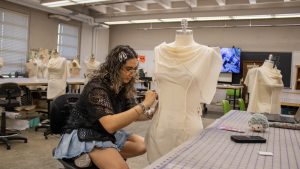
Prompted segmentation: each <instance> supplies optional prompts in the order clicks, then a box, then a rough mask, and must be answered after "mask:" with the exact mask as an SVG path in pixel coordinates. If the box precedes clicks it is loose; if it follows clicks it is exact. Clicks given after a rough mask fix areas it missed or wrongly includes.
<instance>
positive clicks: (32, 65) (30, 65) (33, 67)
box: [26, 59, 38, 79]
mask: <svg viewBox="0 0 300 169" xmlns="http://www.w3.org/2000/svg"><path fill="white" fill-rule="evenodd" d="M26 72H27V73H28V77H29V78H35V79H36V78H37V74H38V68H37V61H36V59H29V61H28V62H27V63H26Z"/></svg>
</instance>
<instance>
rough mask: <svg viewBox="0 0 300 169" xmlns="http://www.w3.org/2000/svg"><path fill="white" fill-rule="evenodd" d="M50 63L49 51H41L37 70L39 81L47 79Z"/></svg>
mask: <svg viewBox="0 0 300 169" xmlns="http://www.w3.org/2000/svg"><path fill="white" fill-rule="evenodd" d="M48 61H49V56H48V51H46V50H44V49H40V51H39V57H38V59H37V68H38V72H37V73H38V74H37V77H38V78H39V79H45V78H47V75H48V70H47V65H48Z"/></svg>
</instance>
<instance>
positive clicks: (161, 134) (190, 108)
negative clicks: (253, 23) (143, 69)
mask: <svg viewBox="0 0 300 169" xmlns="http://www.w3.org/2000/svg"><path fill="white" fill-rule="evenodd" d="M186 28H187V21H186V20H183V22H182V30H178V31H176V37H175V41H174V42H172V43H169V44H167V43H165V42H163V43H162V44H160V45H158V46H156V47H155V50H154V55H155V56H154V79H155V83H156V86H157V93H158V95H159V98H158V99H159V108H158V112H156V113H155V114H154V117H153V119H152V123H151V126H150V127H149V130H148V131H147V134H146V137H145V142H146V146H147V158H148V161H149V162H150V163H151V162H153V161H155V160H156V159H158V158H160V157H161V156H163V155H164V154H166V153H168V152H170V151H171V150H172V149H173V148H175V147H177V146H179V145H180V144H182V143H183V142H185V141H187V140H188V139H190V138H192V137H194V136H195V135H197V134H199V133H200V132H201V130H202V129H203V124H202V118H201V115H202V108H201V103H207V104H209V103H210V102H211V100H212V99H213V97H214V94H215V92H216V86H217V81H218V77H219V74H220V71H221V67H222V58H221V54H220V50H219V49H218V50H216V49H214V48H210V47H207V46H205V45H200V44H198V43H196V42H195V41H194V38H193V32H192V30H187V29H186ZM174 96H176V97H174Z"/></svg>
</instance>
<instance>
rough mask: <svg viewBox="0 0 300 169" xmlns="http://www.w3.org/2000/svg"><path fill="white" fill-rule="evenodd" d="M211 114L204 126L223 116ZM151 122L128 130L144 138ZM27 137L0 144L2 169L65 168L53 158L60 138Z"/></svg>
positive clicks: (215, 109)
mask: <svg viewBox="0 0 300 169" xmlns="http://www.w3.org/2000/svg"><path fill="white" fill-rule="evenodd" d="M208 110H209V112H208V113H207V114H206V115H204V116H203V125H204V126H208V125H209V124H211V123H212V122H213V121H214V120H215V119H217V118H219V117H220V116H221V115H222V113H221V112H222V109H221V108H220V106H208ZM150 123H151V121H144V122H136V123H133V124H131V125H130V126H128V127H127V128H126V129H127V130H129V131H132V132H134V133H137V134H140V135H142V136H144V135H145V134H146V131H147V128H148V127H149V125H150ZM22 135H24V136H27V138H28V143H22V142H19V141H17V142H12V144H11V150H6V148H5V146H4V145H3V144H2V143H1V144H0V168H1V169H58V168H63V167H62V166H61V165H60V163H59V162H57V161H56V160H55V159H53V158H52V149H53V148H54V147H55V146H56V144H57V142H58V140H59V136H57V135H52V136H49V138H48V140H45V139H44V136H43V133H42V131H38V132H35V131H34V130H33V129H29V130H26V131H23V132H22ZM127 163H128V165H129V167H130V168H131V169H142V168H144V167H145V166H147V165H148V162H147V158H146V155H142V156H139V157H135V158H131V159H128V161H127Z"/></svg>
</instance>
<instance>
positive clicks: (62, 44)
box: [57, 24, 79, 60]
mask: <svg viewBox="0 0 300 169" xmlns="http://www.w3.org/2000/svg"><path fill="white" fill-rule="evenodd" d="M78 34H79V29H78V27H75V26H70V25H66V24H59V25H58V37H57V49H58V52H59V54H60V55H61V56H62V57H65V58H67V59H69V60H71V59H73V58H74V57H76V56H77V55H78Z"/></svg>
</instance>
